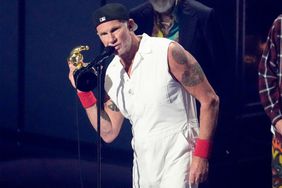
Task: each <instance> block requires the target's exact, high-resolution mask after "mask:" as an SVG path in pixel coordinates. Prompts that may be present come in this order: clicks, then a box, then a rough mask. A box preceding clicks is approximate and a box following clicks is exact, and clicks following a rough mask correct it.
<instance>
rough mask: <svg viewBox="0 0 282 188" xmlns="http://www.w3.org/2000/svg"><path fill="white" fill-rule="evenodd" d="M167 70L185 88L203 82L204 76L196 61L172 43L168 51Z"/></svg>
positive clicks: (179, 46)
mask: <svg viewBox="0 0 282 188" xmlns="http://www.w3.org/2000/svg"><path fill="white" fill-rule="evenodd" d="M168 62H169V69H170V72H171V74H172V76H174V77H175V78H176V79H177V80H178V81H179V82H180V83H181V84H182V85H184V86H185V87H192V86H195V85H198V84H200V83H202V82H203V81H204V80H205V74H204V72H203V70H202V68H201V66H200V65H199V63H198V62H197V61H196V59H195V58H194V57H193V56H192V55H191V54H190V53H189V52H188V51H186V50H185V49H184V48H183V47H182V46H181V45H180V44H178V43H176V42H172V43H171V44H170V45H169V49H168Z"/></svg>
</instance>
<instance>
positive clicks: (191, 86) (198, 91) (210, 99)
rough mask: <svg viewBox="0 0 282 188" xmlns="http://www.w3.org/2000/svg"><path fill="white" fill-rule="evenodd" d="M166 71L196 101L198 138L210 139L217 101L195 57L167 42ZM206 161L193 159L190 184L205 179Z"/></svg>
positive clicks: (214, 121) (178, 46) (189, 176)
mask: <svg viewBox="0 0 282 188" xmlns="http://www.w3.org/2000/svg"><path fill="white" fill-rule="evenodd" d="M168 61H169V68H170V72H171V74H172V76H174V77H175V79H176V80H178V81H179V83H180V84H181V85H182V86H183V87H184V88H185V89H186V91H187V92H188V93H190V94H191V95H193V96H194V97H195V98H196V99H197V100H198V101H199V102H200V133H199V138H200V139H205V140H211V139H212V137H213V135H214V131H215V127H216V123H217V117H218V110H219V98H218V96H217V95H216V93H215V92H214V90H213V88H212V87H211V85H210V84H209V82H208V80H207V78H206V76H205V74H204V72H203V71H202V69H201V67H200V65H199V64H198V63H197V61H196V60H195V58H194V57H193V56H192V55H191V54H190V53H189V52H187V51H186V50H184V49H183V47H182V46H180V45H179V44H177V43H174V42H173V43H171V44H170V46H169V51H168ZM208 166H209V165H208V160H207V159H205V158H201V157H197V156H193V158H192V163H191V165H190V167H189V169H190V171H189V173H188V178H189V182H190V183H191V184H195V183H200V182H203V181H205V180H206V179H207V174H208Z"/></svg>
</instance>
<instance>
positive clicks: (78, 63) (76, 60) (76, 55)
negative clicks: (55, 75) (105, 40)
mask: <svg viewBox="0 0 282 188" xmlns="http://www.w3.org/2000/svg"><path fill="white" fill-rule="evenodd" d="M85 50H89V46H78V47H75V48H73V49H72V51H71V52H70V55H69V58H68V61H69V62H71V63H72V64H73V65H74V66H75V67H76V68H77V69H80V68H82V67H83V55H82V54H81V53H80V52H81V51H85Z"/></svg>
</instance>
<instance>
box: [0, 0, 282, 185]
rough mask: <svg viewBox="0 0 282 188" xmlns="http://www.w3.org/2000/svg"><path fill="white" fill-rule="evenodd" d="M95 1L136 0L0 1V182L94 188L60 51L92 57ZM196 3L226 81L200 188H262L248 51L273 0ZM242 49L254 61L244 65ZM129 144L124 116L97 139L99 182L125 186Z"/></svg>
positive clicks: (87, 141)
mask: <svg viewBox="0 0 282 188" xmlns="http://www.w3.org/2000/svg"><path fill="white" fill-rule="evenodd" d="M105 2H120V3H123V4H125V5H126V6H127V7H128V8H132V7H134V6H136V5H137V4H139V3H142V2H144V1H143V0H135V1H128V0H123V1H122V0H119V1H118V0H116V1H94V0H68V1H55V0H0V86H1V87H0V88H1V89H0V91H1V92H0V187H1V188H2V187H3V188H6V187H79V188H81V187H96V185H97V181H96V174H97V170H96V169H97V163H96V161H97V160H96V158H97V157H96V156H97V154H96V153H97V152H96V142H97V134H96V132H95V131H94V129H93V128H92V127H91V125H90V123H89V121H88V119H87V117H86V114H85V112H84V110H83V108H82V107H81V105H80V103H79V101H78V100H77V96H76V94H75V92H74V90H73V88H72V87H71V85H70V83H69V81H68V67H67V64H66V58H67V56H68V55H69V52H70V50H71V49H72V48H73V47H75V46H78V45H86V44H87V45H89V46H90V50H89V51H88V52H85V53H84V55H85V60H86V61H90V60H92V59H93V57H94V56H95V55H97V54H99V52H100V51H101V44H100V43H99V41H98V38H97V36H96V34H95V29H94V28H93V27H92V23H91V15H92V12H93V10H95V9H96V8H97V7H99V6H100V5H101V4H104V3H105ZM201 2H203V3H205V4H206V5H208V6H211V7H213V8H215V10H216V12H217V14H218V19H219V22H220V24H221V26H222V30H223V34H224V38H225V42H226V45H227V48H228V51H229V53H230V57H231V58H230V61H231V64H232V66H233V67H232V70H233V72H234V77H235V80H236V82H235V84H234V88H235V91H236V95H235V96H236V97H234V99H233V100H232V105H230V109H232V114H233V116H234V120H233V118H232V122H230V124H229V123H226V124H225V125H221V126H220V127H218V131H217V133H216V139H215V146H214V152H213V154H212V158H211V170H210V178H209V181H208V182H207V183H206V184H204V185H202V187H210V188H219V187H222V188H226V187H240V188H243V187H256V188H259V187H261V188H267V187H271V168H270V157H271V133H270V122H269V120H268V119H267V117H266V116H265V114H264V112H263V109H262V107H261V106H260V104H259V100H258V94H257V69H256V68H257V67H256V65H257V64H256V63H257V61H258V58H259V56H260V54H259V53H258V52H253V51H252V50H251V49H252V48H254V46H256V45H257V42H258V41H264V40H265V39H266V35H267V32H268V29H269V27H270V25H271V23H272V21H273V20H274V18H275V17H276V16H277V15H278V14H279V13H282V11H281V7H282V3H281V1H279V0H268V1H266V0H260V1H255V0H228V1H226V0H213V1H212V0H201ZM253 38H255V39H254V40H248V39H253ZM249 41H251V42H249ZM246 55H252V56H254V57H256V58H257V60H256V62H252V63H251V64H249V63H248V62H245V61H244V57H246ZM219 68H220V69H222V71H224V70H225V67H219ZM226 122H228V121H226ZM130 141H131V127H130V125H129V123H128V122H126V123H125V125H124V126H123V128H122V131H121V134H120V136H119V137H118V138H117V140H116V141H114V142H113V143H112V144H104V143H103V145H102V162H103V163H102V186H103V187H105V188H111V187H113V188H118V187H123V188H127V187H130V186H131V163H132V151H131V146H130Z"/></svg>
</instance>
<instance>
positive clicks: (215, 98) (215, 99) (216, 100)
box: [210, 94, 220, 110]
mask: <svg viewBox="0 0 282 188" xmlns="http://www.w3.org/2000/svg"><path fill="white" fill-rule="evenodd" d="M219 104H220V99H219V96H218V95H216V94H214V95H213V96H212V97H211V100H210V105H211V106H212V108H214V109H216V110H219Z"/></svg>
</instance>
